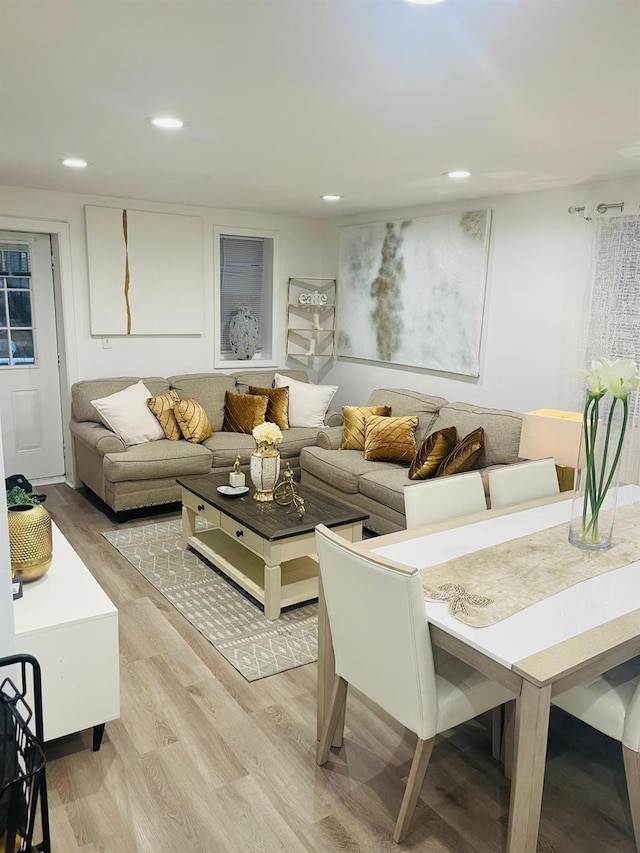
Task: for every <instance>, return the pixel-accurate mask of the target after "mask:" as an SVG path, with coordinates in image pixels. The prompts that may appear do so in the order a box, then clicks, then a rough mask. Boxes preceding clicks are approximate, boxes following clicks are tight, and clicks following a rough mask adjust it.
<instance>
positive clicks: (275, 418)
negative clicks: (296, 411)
mask: <svg viewBox="0 0 640 853" xmlns="http://www.w3.org/2000/svg"><path fill="white" fill-rule="evenodd" d="M249 393H250V394H257V395H258V396H261V397H268V398H269V402H268V403H267V416H266V418H265V420H266V421H271V423H272V424H277V425H278V426H279V427H280V429H289V388H288V386H286V385H285V386H284V387H282V388H257V387H256V386H255V385H249Z"/></svg>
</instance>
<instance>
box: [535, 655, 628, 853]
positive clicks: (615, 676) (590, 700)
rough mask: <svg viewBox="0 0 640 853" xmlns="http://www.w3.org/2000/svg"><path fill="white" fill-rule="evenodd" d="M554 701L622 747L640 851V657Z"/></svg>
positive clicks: (567, 692) (561, 694) (568, 691)
mask: <svg viewBox="0 0 640 853" xmlns="http://www.w3.org/2000/svg"><path fill="white" fill-rule="evenodd" d="M552 701H553V704H554V705H557V706H558V707H559V708H562V710H563V711H566V712H567V713H568V714H571V715H572V716H574V717H577V718H578V719H579V720H582V722H583V723H587V724H588V725H590V726H592V727H593V728H594V729H597V730H598V731H599V732H602V733H603V734H605V735H608V736H609V737H611V738H613V739H614V740H617V741H620V743H621V744H622V758H623V761H624V770H625V776H626V778H627V792H628V795H629V806H630V807H631V822H632V824H633V834H634V838H635V843H636V849H637V850H638V851H640V658H632V659H631V660H629V661H627V662H626V663H623V664H621V665H620V666H617V667H615V668H614V669H610V670H608V671H607V672H604V673H602V675H600V676H598V677H597V678H594V679H592V680H591V681H587V682H585V683H584V684H579V685H578V686H577V687H572V688H571V690H567V691H566V692H565V693H559V694H558V695H557V696H554V698H553V700H552Z"/></svg>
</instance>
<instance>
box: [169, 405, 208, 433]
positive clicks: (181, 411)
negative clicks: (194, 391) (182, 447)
mask: <svg viewBox="0 0 640 853" xmlns="http://www.w3.org/2000/svg"><path fill="white" fill-rule="evenodd" d="M173 413H174V415H175V416H176V420H177V422H178V426H179V427H180V432H181V433H182V435H183V436H184V437H185V438H186V439H187V441H190V442H191V443H192V444H199V443H200V442H201V441H204V440H205V439H206V438H209V437H210V436H211V434H212V431H211V424H210V423H209V418H208V417H207V413H206V412H205V410H204V409H203V408H202V406H201V405H200V403H198V401H197V400H176V402H175V403H174V404H173Z"/></svg>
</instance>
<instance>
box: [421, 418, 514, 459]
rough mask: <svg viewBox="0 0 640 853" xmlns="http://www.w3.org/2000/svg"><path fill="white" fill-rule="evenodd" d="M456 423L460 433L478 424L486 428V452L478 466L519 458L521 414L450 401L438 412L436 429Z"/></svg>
mask: <svg viewBox="0 0 640 853" xmlns="http://www.w3.org/2000/svg"><path fill="white" fill-rule="evenodd" d="M450 426H454V427H455V428H456V429H457V430H458V435H459V436H460V435H468V434H469V433H470V432H472V431H473V430H474V429H476V428H477V427H482V428H483V429H484V453H483V454H482V455H481V456H480V459H479V460H478V465H477V466H476V467H478V468H484V467H486V466H489V465H500V464H505V465H510V464H512V463H513V462H517V461H518V450H519V448H520V432H521V430H522V415H521V414H518V412H510V411H507V410H505V409H484V408H482V407H481V406H473V405H470V404H468V403H447V405H446V406H443V407H442V408H441V409H440V412H439V413H438V417H437V420H436V422H435V424H434V427H433V428H434V429H443V428H444V427H450Z"/></svg>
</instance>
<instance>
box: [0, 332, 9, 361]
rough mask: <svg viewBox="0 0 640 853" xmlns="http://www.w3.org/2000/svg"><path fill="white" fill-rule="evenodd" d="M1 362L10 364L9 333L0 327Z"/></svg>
mask: <svg viewBox="0 0 640 853" xmlns="http://www.w3.org/2000/svg"><path fill="white" fill-rule="evenodd" d="M0 364H9V333H8V332H7V330H6V329H0Z"/></svg>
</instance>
